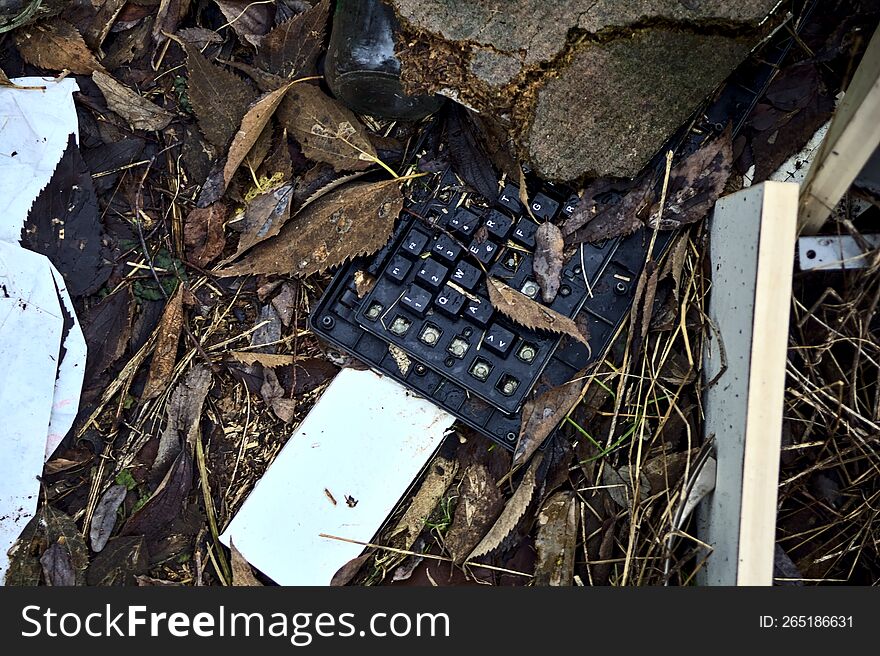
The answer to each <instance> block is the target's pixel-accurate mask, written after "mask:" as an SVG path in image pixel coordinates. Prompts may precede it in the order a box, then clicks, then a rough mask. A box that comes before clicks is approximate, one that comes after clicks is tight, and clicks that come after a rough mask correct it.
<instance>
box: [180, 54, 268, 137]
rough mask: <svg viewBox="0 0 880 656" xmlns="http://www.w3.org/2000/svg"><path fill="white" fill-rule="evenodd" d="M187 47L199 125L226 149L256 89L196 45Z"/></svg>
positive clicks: (191, 98) (191, 90)
mask: <svg viewBox="0 0 880 656" xmlns="http://www.w3.org/2000/svg"><path fill="white" fill-rule="evenodd" d="M183 49H184V50H185V51H186V63H187V68H188V69H189V100H190V102H191V103H192V107H193V111H194V112H195V115H196V118H197V119H198V120H199V128H200V129H201V130H202V133H203V134H204V135H205V137H206V138H207V139H208V141H210V142H211V143H212V144H214V145H215V146H217V147H218V148H221V149H225V148H226V146H227V145H228V144H229V140H230V139H232V137H233V136H235V134H236V133H237V132H238V129H239V127H240V126H241V121H242V119H243V118H244V115H245V114H246V113H247V111H248V107H249V106H250V104H251V102H253V100H254V99H255V97H256V92H255V91H254V90H253V89H251V88H250V87H249V86H248V84H247V83H246V82H245V81H244V80H242V79H241V78H240V77H238V76H237V75H235V74H234V73H230V72H229V71H227V70H224V69H222V68H220V67H219V66H216V65H214V64H212V63H211V62H209V61H208V60H207V59H205V56H204V55H203V54H202V53H201V52H199V49H198V48H196V47H195V46H192V45H190V44H188V43H186V42H184V43H183ZM257 136H259V134H257V135H255V136H254V138H256V137H257ZM245 154H247V153H245Z"/></svg>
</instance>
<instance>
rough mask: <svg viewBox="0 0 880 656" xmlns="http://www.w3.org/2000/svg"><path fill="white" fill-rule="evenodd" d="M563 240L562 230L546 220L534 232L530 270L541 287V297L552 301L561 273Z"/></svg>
mask: <svg viewBox="0 0 880 656" xmlns="http://www.w3.org/2000/svg"><path fill="white" fill-rule="evenodd" d="M564 247H565V242H564V241H563V239H562V231H561V230H560V229H559V228H558V227H556V226H555V225H553V224H552V223H550V222H549V221H546V222H544V223H542V224H541V225H540V226H538V230H537V231H536V232H535V258H534V260H533V262H532V271H533V272H534V274H535V280H536V281H537V282H538V285H540V287H541V298H543V299H544V302H545V303H552V302H553V299H554V298H556V293H557V292H558V291H559V276H560V275H562V249H563V248H564Z"/></svg>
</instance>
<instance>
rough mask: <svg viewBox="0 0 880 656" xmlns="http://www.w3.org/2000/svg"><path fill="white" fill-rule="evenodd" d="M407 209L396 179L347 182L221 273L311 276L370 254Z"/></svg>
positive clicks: (382, 243)
mask: <svg viewBox="0 0 880 656" xmlns="http://www.w3.org/2000/svg"><path fill="white" fill-rule="evenodd" d="M402 209H403V195H402V194H401V192H400V183H398V182H397V181H396V180H385V181H382V182H363V183H359V184H353V185H350V186H348V187H343V188H342V189H340V190H339V191H337V192H336V193H334V194H332V195H327V196H324V197H322V198H321V199H319V200H317V201H315V202H314V203H312V204H311V205H309V206H308V207H306V208H305V209H304V210H303V211H302V212H300V213H299V214H297V216H296V217H295V218H294V219H293V220H290V221H288V222H287V223H286V224H285V225H284V227H283V228H282V229H281V231H280V232H279V233H278V235H277V236H275V237H273V238H272V239H269V240H267V241H264V242H261V243H259V244H257V245H256V246H254V247H253V248H252V249H251V251H250V252H249V253H247V254H246V255H245V256H244V257H243V258H242V260H241V261H240V262H238V263H237V264H233V265H232V266H229V267H226V268H224V269H221V270H220V271H217V272H216V274H217V275H219V276H240V275H246V274H260V273H263V274H269V273H288V274H293V275H296V276H308V275H311V274H313V273H317V272H319V271H324V270H326V269H329V268H330V267H333V266H336V265H338V264H342V263H343V262H345V261H346V260H348V259H349V258H353V257H357V256H359V255H368V254H370V253H374V252H376V251H377V250H379V249H380V248H381V247H382V246H384V245H385V243H386V242H387V241H388V237H389V236H390V235H391V232H392V230H393V228H394V222H395V220H396V219H397V217H398V215H399V214H400V211H401V210H402Z"/></svg>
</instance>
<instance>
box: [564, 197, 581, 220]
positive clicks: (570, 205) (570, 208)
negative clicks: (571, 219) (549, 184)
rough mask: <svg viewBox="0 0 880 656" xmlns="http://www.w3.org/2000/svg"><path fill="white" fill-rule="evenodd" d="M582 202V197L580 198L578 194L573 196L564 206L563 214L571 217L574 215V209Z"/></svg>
mask: <svg viewBox="0 0 880 656" xmlns="http://www.w3.org/2000/svg"><path fill="white" fill-rule="evenodd" d="M580 201H581V198H580V196H578V195H577V194H573V195H572V196H571V198H569V199H568V200H567V201H565V202H564V203H563V204H562V213H563V214H565V216H571V215H572V214H574V208H575V207H577V204H578V203H579V202H580Z"/></svg>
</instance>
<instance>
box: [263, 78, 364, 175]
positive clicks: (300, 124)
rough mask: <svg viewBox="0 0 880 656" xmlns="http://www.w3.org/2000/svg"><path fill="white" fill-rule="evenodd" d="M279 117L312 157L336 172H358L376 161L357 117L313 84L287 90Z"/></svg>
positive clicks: (305, 152) (308, 155)
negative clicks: (331, 167) (328, 165)
mask: <svg viewBox="0 0 880 656" xmlns="http://www.w3.org/2000/svg"><path fill="white" fill-rule="evenodd" d="M278 116H279V120H280V121H281V123H282V125H284V127H286V128H287V130H288V132H290V135H291V136H292V137H293V138H294V139H296V140H297V141H298V142H299V144H300V146H302V150H303V154H304V155H305V156H306V157H308V158H309V159H311V160H314V161H316V162H326V163H327V164H330V165H331V166H333V168H334V169H336V170H337V171H361V170H363V169H365V168H368V167H370V166H371V165H372V164H373V163H374V162H375V161H376V150H375V149H374V148H373V145H372V144H371V143H370V140H369V139H368V138H367V133H366V129H365V128H364V126H363V125H362V124H361V122H360V121H358V119H357V117H355V115H354V114H353V113H352V112H351V110H349V109H346V108H345V107H343V106H342V105H341V104H339V103H338V102H336V101H335V100H333V99H332V98H330V97H329V96H327V95H326V94H325V93H324V92H323V91H321V90H320V89H319V88H318V87H316V86H314V85H311V84H298V85H296V86H294V87H293V88H292V89H290V91H289V92H288V93H287V95H286V96H285V98H284V102H282V103H281V108H280V110H279V112H278Z"/></svg>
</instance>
